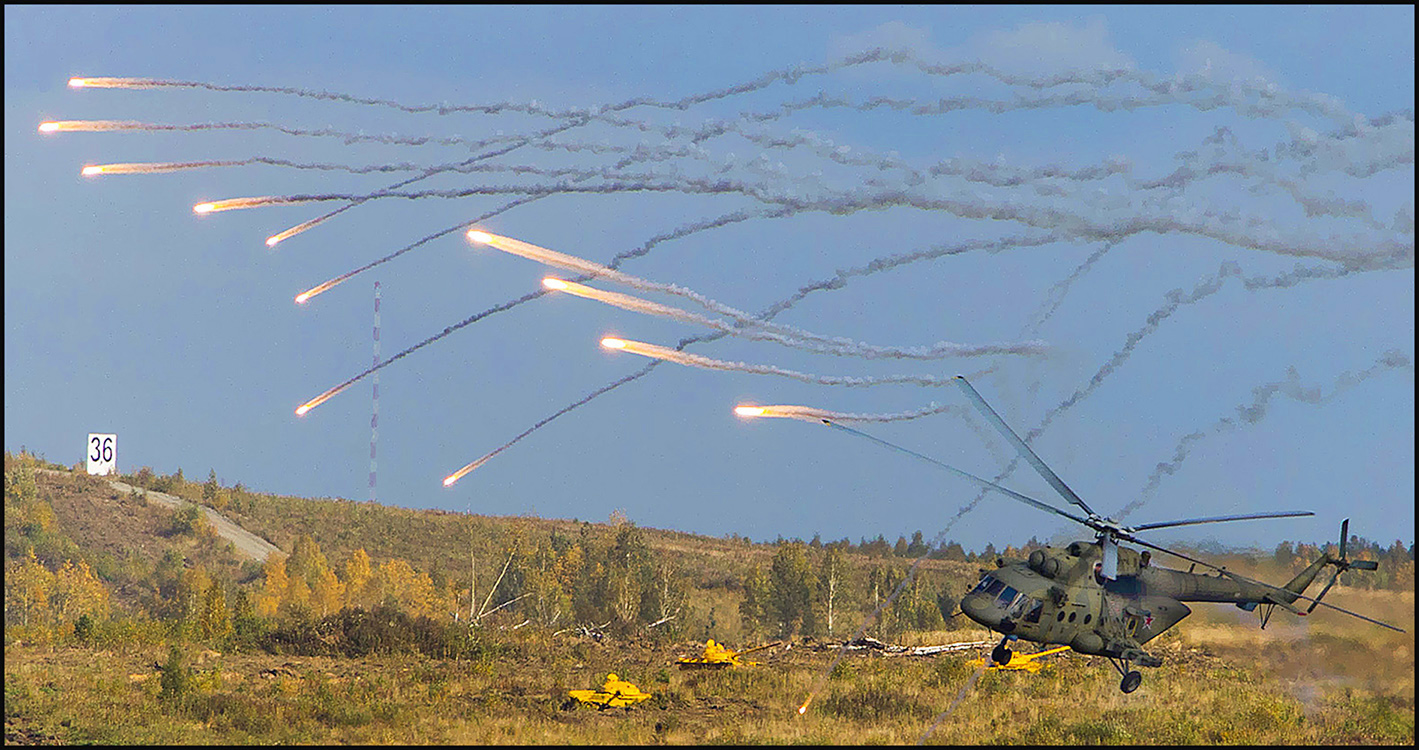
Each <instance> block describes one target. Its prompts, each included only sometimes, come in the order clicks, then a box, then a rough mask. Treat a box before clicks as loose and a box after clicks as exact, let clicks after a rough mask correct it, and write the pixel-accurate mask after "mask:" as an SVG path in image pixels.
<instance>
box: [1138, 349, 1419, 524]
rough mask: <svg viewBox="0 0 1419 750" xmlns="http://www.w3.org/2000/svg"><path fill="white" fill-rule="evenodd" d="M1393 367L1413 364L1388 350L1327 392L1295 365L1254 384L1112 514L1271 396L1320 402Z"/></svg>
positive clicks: (1251, 417)
mask: <svg viewBox="0 0 1419 750" xmlns="http://www.w3.org/2000/svg"><path fill="white" fill-rule="evenodd" d="M1396 369H1403V370H1409V371H1410V372H1413V370H1414V364H1413V363H1412V362H1410V361H1409V357H1407V356H1405V354H1404V353H1403V352H1400V351H1398V350H1390V351H1388V352H1385V353H1384V354H1383V355H1381V356H1380V358H1379V359H1378V360H1376V361H1375V363H1374V364H1373V365H1370V366H1369V367H1367V368H1365V369H1364V370H1361V371H1359V372H1356V373H1352V372H1350V371H1348V370H1347V371H1345V372H1342V373H1341V374H1340V375H1338V376H1336V378H1335V381H1334V383H1332V385H1331V388H1330V390H1329V392H1324V391H1323V390H1322V389H1321V388H1320V387H1311V388H1306V387H1303V386H1302V385H1301V382H1300V381H1301V376H1300V374H1299V373H1297V372H1296V368H1294V367H1292V368H1290V369H1288V370H1287V372H1286V379H1285V380H1282V381H1278V382H1275V383H1265V384H1263V385H1259V386H1257V387H1256V388H1253V389H1252V401H1251V403H1249V404H1239V405H1237V406H1236V408H1235V409H1234V411H1235V412H1236V416H1235V417H1222V418H1220V419H1218V420H1217V421H1216V422H1214V423H1213V424H1212V425H1210V426H1208V427H1205V428H1203V429H1201V430H1198V431H1195V432H1192V433H1189V434H1187V435H1184V436H1182V437H1181V438H1179V439H1178V444H1177V446H1176V447H1175V448H1174V449H1173V457H1172V458H1171V459H1170V460H1169V461H1167V462H1164V463H1159V464H1158V465H1157V466H1156V467H1155V468H1154V469H1153V473H1152V474H1149V475H1148V480H1147V481H1146V482H1144V484H1143V488H1142V489H1141V490H1139V491H1138V497H1137V498H1135V499H1134V500H1132V501H1131V502H1129V504H1128V505H1125V506H1124V507H1123V509H1122V510H1120V511H1119V512H1118V514H1117V515H1115V516H1114V518H1115V519H1117V520H1120V521H1121V520H1123V518H1124V517H1125V516H1127V515H1128V514H1129V513H1132V512H1133V511H1135V510H1137V509H1138V508H1140V507H1142V506H1143V505H1144V504H1145V503H1147V502H1148V501H1149V500H1151V499H1152V497H1153V493H1154V492H1155V491H1156V490H1157V489H1158V485H1160V484H1161V483H1162V481H1163V478H1164V477H1167V476H1171V475H1173V474H1176V473H1177V472H1178V470H1179V469H1180V468H1182V463H1183V461H1184V460H1185V459H1186V458H1187V457H1188V454H1189V453H1190V452H1191V450H1192V446H1193V445H1194V444H1195V443H1197V442H1199V441H1201V440H1203V439H1205V438H1207V437H1211V436H1213V435H1220V434H1223V433H1225V432H1231V431H1233V430H1236V429H1238V428H1240V427H1243V426H1245V425H1253V424H1256V423H1257V422H1260V421H1261V420H1262V419H1263V418H1264V417H1265V416H1266V415H1267V413H1268V411H1269V410H1270V408H1271V401H1272V399H1273V398H1274V397H1276V396H1285V397H1287V398H1289V399H1292V400H1294V401H1299V402H1301V403H1305V404H1315V405H1321V404H1325V403H1326V402H1329V401H1331V400H1332V399H1334V398H1336V397H1337V396H1340V395H1341V394H1343V393H1345V392H1346V391H1349V390H1350V389H1352V388H1354V387H1356V386H1358V385H1360V384H1361V383H1363V382H1365V381H1366V380H1369V379H1370V378H1372V377H1374V376H1376V375H1380V374H1382V373H1385V372H1388V371H1390V370H1396Z"/></svg>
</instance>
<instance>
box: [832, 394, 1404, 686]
mask: <svg viewBox="0 0 1419 750" xmlns="http://www.w3.org/2000/svg"><path fill="white" fill-rule="evenodd" d="M955 382H956V384H957V385H958V386H960V388H961V391H962V393H964V394H965V396H966V397H967V399H968V400H969V401H970V402H971V403H972V404H973V405H974V406H975V407H976V409H977V410H978V411H979V412H980V413H981V416H983V417H985V419H986V421H987V422H989V423H990V424H991V425H992V426H994V427H995V429H996V431H998V432H999V433H1000V434H1001V436H1002V437H1004V438H1005V440H1006V442H1008V443H1010V445H1011V446H1012V447H1014V448H1015V451H1016V452H1017V453H1018V454H1019V455H1020V458H1022V459H1024V460H1025V462H1026V463H1028V464H1029V465H1030V466H1031V468H1033V469H1034V470H1035V472H1036V473H1038V474H1039V475H1040V477H1041V478H1043V479H1044V480H1045V481H1046V482H1048V483H1049V485H1050V486H1051V487H1053V488H1054V490H1055V492H1057V493H1059V495H1060V497H1062V498H1063V499H1064V500H1066V501H1068V502H1069V503H1070V504H1071V505H1073V506H1075V507H1076V508H1077V509H1078V510H1076V511H1069V510H1062V509H1060V508H1057V507H1055V506H1052V505H1049V504H1047V503H1042V502H1040V501H1039V500H1036V499H1034V498H1032V497H1028V496H1026V495H1022V494H1020V493H1019V492H1016V491H1014V490H1012V489H1010V488H1008V487H1002V486H1001V485H999V484H996V483H995V482H991V481H989V480H986V479H982V478H980V477H978V476H975V475H974V474H970V473H967V472H965V471H962V470H960V469H957V468H956V467H954V466H950V465H948V464H944V463H941V462H940V461H937V460H935V459H932V458H930V457H928V456H924V455H922V454H920V453H917V452H916V451H912V450H908V449H906V448H903V447H901V446H898V445H893V444H892V443H889V442H887V441H885V440H882V439H881V438H876V437H873V436H871V435H868V434H866V433H863V432H860V431H858V430H854V429H852V428H850V427H845V426H843V425H840V424H837V423H835V422H833V421H832V420H829V419H823V420H822V422H823V424H826V425H828V426H830V427H834V428H836V429H839V430H842V431H844V432H848V433H851V434H854V435H858V436H860V437H864V438H867V439H869V440H872V441H873V442H876V443H879V444H882V445H884V446H886V447H888V448H892V449H894V450H897V451H901V452H903V453H906V454H908V455H910V456H913V457H915V458H917V459H920V460H923V461H926V462H928V463H930V464H933V465H935V466H937V467H939V468H942V469H945V470H947V471H949V472H951V473H952V474H955V475H956V476H958V477H961V478H963V479H967V480H969V481H971V482H974V483H975V484H977V485H980V486H982V487H984V488H986V489H988V490H992V491H995V492H998V493H1000V494H1003V495H1005V496H1007V497H1010V498H1013V499H1014V500H1017V501H1019V502H1022V503H1024V504H1026V505H1029V506H1032V507H1034V508H1036V509H1038V510H1041V511H1045V512H1047V513H1052V514H1054V515H1056V516H1059V517H1062V518H1067V519H1069V520H1071V521H1074V522H1075V523H1078V524H1080V525H1082V526H1085V527H1087V528H1089V529H1092V530H1093V531H1094V532H1095V534H1096V535H1097V536H1096V537H1095V538H1096V541H1094V542H1073V543H1071V544H1069V545H1068V546H1066V547H1065V548H1063V549H1054V548H1052V547H1046V548H1044V549H1039V550H1035V551H1034V552H1031V553H1030V557H1029V559H1028V560H1012V561H1008V562H1007V561H1006V560H1004V559H999V560H997V561H996V569H995V570H992V571H984V570H983V571H981V572H982V573H983V575H982V576H981V579H980V582H979V583H977V584H976V586H975V588H973V589H971V591H969V592H967V593H966V595H965V597H964V598H962V599H961V612H962V613H964V614H965V615H966V616H967V617H969V618H971V619H972V620H975V621H976V622H978V623H980V624H982V625H984V626H986V627H988V628H990V629H991V630H994V631H995V632H997V633H1000V634H1001V636H1002V638H1001V641H1000V645H998V646H996V647H995V650H994V651H992V652H991V658H992V659H993V660H994V661H995V663H997V664H1002V665H1003V664H1009V663H1010V655H1011V652H1010V649H1009V648H1007V646H1008V644H1009V643H1010V642H1011V641H1014V640H1026V641H1034V642H1036V643H1044V644H1063V645H1067V646H1069V647H1070V648H1072V649H1073V650H1075V651H1078V652H1080V653H1085V654H1094V655H1098V656H1104V657H1108V659H1109V661H1110V662H1112V663H1113V665H1114V668H1116V669H1117V670H1118V671H1119V674H1121V675H1123V681H1122V682H1121V683H1120V684H1119V689H1121V690H1122V691H1123V692H1125V693H1131V692H1133V691H1134V690H1137V689H1138V686H1139V684H1140V683H1141V682H1142V681H1143V675H1141V674H1140V673H1139V672H1138V671H1136V670H1132V669H1130V666H1131V665H1132V664H1133V663H1137V664H1138V665H1139V666H1144V667H1158V666H1162V664H1163V660H1162V659H1161V658H1160V657H1158V656H1157V655H1155V654H1150V653H1148V652H1147V651H1145V650H1143V644H1145V643H1147V642H1148V641H1150V640H1152V639H1154V638H1156V637H1158V635H1159V634H1160V633H1163V632H1164V631H1166V630H1167V629H1168V628H1171V627H1172V626H1174V625H1176V624H1178V623H1179V622H1181V621H1182V619H1183V618H1185V617H1187V616H1188V615H1189V614H1192V610H1191V609H1189V608H1188V606H1187V605H1186V604H1184V603H1183V602H1230V603H1232V604H1235V605H1236V606H1237V607H1240V608H1241V609H1244V610H1246V611H1248V612H1250V611H1253V610H1255V609H1256V608H1257V607H1258V606H1261V607H1262V611H1261V613H1260V614H1261V626H1262V627H1266V623H1267V621H1268V620H1269V619H1270V618H1271V614H1272V612H1274V611H1275V609H1276V608H1277V607H1281V608H1283V609H1285V610H1287V611H1289V612H1292V613H1293V614H1297V615H1301V616H1305V615H1307V614H1310V613H1311V612H1312V611H1314V610H1315V608H1316V607H1318V606H1325V607H1327V608H1329V609H1332V610H1337V611H1340V612H1344V613H1345V614H1347V615H1350V616H1352V617H1358V618H1360V619H1363V620H1366V621H1369V622H1372V623H1374V624H1376V625H1379V626H1382V627H1386V628H1389V629H1391V630H1400V629H1399V628H1396V627H1394V626H1393V625H1388V624H1386V623H1383V622H1380V621H1379V620H1374V619H1371V618H1369V617H1366V616H1364V615H1361V614H1358V613H1355V612H1351V611H1349V610H1346V609H1342V608H1340V607H1337V606H1335V605H1333V604H1325V603H1322V602H1321V600H1322V599H1324V598H1325V595H1326V592H1328V591H1330V587H1331V586H1333V585H1335V582H1336V580H1338V579H1339V577H1340V574H1341V573H1343V572H1345V571H1347V570H1350V569H1351V568H1354V569H1357V570H1375V569H1376V568H1377V567H1378V564H1377V563H1376V562H1374V561H1373V560H1353V561H1352V560H1350V559H1349V558H1347V557H1346V555H1345V546H1346V540H1347V539H1348V538H1349V524H1350V521H1349V519H1346V520H1345V521H1343V522H1342V523H1341V524H1340V544H1339V554H1338V555H1332V554H1330V552H1329V551H1327V552H1325V553H1323V554H1321V556H1320V558H1319V559H1317V560H1316V561H1315V562H1313V563H1311V564H1310V565H1309V566H1308V567H1307V568H1306V569H1305V570H1303V571H1301V573H1300V574H1299V575H1297V576H1296V577H1295V578H1293V579H1291V581H1290V583H1287V584H1286V585H1285V586H1273V585H1271V584H1269V583H1265V582H1262V581H1258V580H1255V579H1253V578H1248V577H1246V576H1243V575H1240V574H1238V573H1234V572H1232V571H1229V570H1227V569H1226V568H1222V567H1219V566H1216V565H1213V564H1212V563H1209V562H1205V561H1203V560H1198V559H1196V558H1194V557H1191V556H1189V555H1187V554H1185V553H1182V552H1177V551H1174V550H1170V549H1167V548H1165V547H1160V546H1158V545H1156V544H1153V543H1152V542H1149V541H1146V540H1144V539H1141V538H1139V537H1138V535H1137V532H1139V531H1147V530H1149V529H1164V528H1174V527H1178V526H1195V525H1198V524H1210V523H1223V522H1231V521H1253V520H1260V519H1275V518H1297V517H1301V516H1313V515H1315V513H1313V512H1311V511H1301V510H1287V511H1270V512H1263V513H1242V514H1235V515H1226V516H1211V517H1206V518H1185V519H1179V520H1174V521H1163V522H1153V523H1144V524H1137V525H1130V526H1125V525H1123V524H1122V523H1120V522H1119V521H1118V520H1116V519H1112V518H1106V517H1104V516H1101V515H1099V514H1098V513H1096V512H1095V511H1094V509H1093V508H1091V507H1089V504H1088V503H1086V502H1085V501H1084V500H1083V499H1082V498H1080V497H1079V495H1078V494H1077V493H1075V492H1074V490H1072V489H1070V488H1069V485H1067V484H1065V483H1064V480H1062V479H1060V478H1059V476H1058V475H1057V474H1055V473H1054V470H1052V469H1050V468H1049V466H1048V465H1046V464H1045V462H1044V461H1043V460H1042V459H1041V458H1040V457H1039V456H1038V455H1036V454H1035V452H1034V450H1033V449H1031V448H1030V446H1029V445H1027V444H1026V443H1025V441H1024V440H1021V439H1020V436H1019V435H1016V434H1015V431H1014V430H1012V429H1010V426H1009V425H1007V424H1006V423H1005V420H1004V419H1002V418H1001V417H1000V415H999V414H997V413H996V412H995V410H994V409H992V408H990V405H989V404H987V403H986V402H985V399H983V398H981V395H980V394H979V393H977V392H976V390H975V388H973V387H972V386H971V384H970V383H968V382H966V379H965V378H964V377H962V376H959V375H958V376H956V378H955ZM1079 511H1083V513H1084V515H1080V514H1079ZM1120 543H1130V544H1137V545H1140V546H1142V547H1147V548H1149V550H1157V551H1159V552H1163V553H1165V554H1167V555H1170V556H1172V557H1176V558H1179V559H1182V560H1186V561H1189V562H1191V563H1192V566H1193V567H1192V569H1190V570H1188V571H1181V570H1172V569H1169V568H1160V567H1156V566H1154V565H1152V561H1151V557H1150V556H1151V554H1152V553H1151V552H1149V551H1147V550H1145V551H1143V552H1138V551H1137V550H1134V549H1131V548H1128V547H1123V546H1120ZM1199 565H1200V566H1202V567H1203V568H1205V569H1206V570H1210V571H1213V572H1214V574H1213V575H1208V574H1204V573H1194V572H1193V571H1194V570H1196V569H1197V567H1198V566H1199ZM1327 566H1331V567H1334V568H1335V573H1334V575H1332V576H1331V579H1330V582H1329V583H1327V584H1326V585H1325V587H1324V588H1323V589H1321V591H1320V593H1319V594H1318V595H1316V596H1315V597H1314V598H1312V597H1309V596H1306V595H1305V591H1306V587H1307V586H1310V585H1311V583H1312V582H1314V581H1315V579H1316V576H1317V575H1318V574H1319V573H1320V572H1321V570H1323V569H1324V568H1325V567H1327ZM1300 599H1305V600H1307V601H1309V602H1310V603H1311V604H1310V606H1309V607H1308V608H1307V609H1304V610H1302V609H1299V608H1297V607H1296V606H1295V604H1296V602H1297V600H1300Z"/></svg>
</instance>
